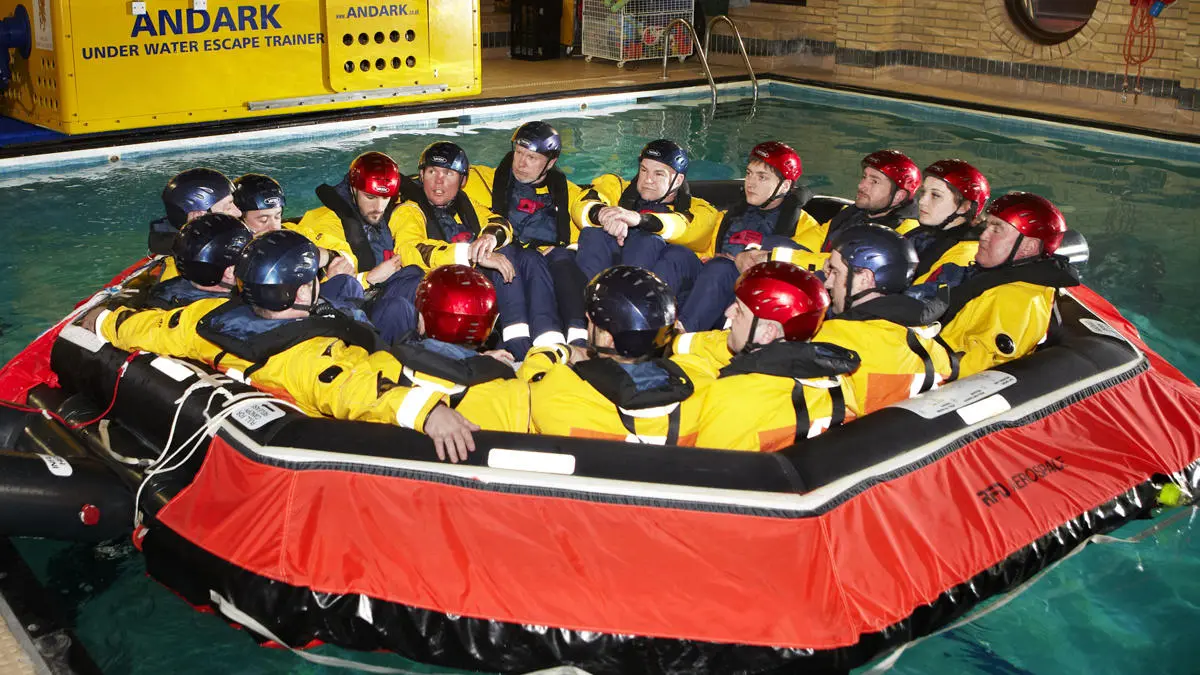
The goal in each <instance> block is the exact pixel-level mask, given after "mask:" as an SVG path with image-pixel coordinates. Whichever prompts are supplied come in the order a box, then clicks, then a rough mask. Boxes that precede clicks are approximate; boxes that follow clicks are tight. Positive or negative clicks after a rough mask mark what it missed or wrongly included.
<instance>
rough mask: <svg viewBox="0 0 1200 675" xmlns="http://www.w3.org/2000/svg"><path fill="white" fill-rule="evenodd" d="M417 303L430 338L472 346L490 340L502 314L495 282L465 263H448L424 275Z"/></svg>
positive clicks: (418, 291)
mask: <svg viewBox="0 0 1200 675" xmlns="http://www.w3.org/2000/svg"><path fill="white" fill-rule="evenodd" d="M416 306H417V312H418V313H420V315H421V317H422V318H423V319H425V335H426V336H427V337H431V338H434V339H435V340H441V341H442V342H450V343H452V344H457V345H469V346H472V347H478V346H479V345H481V344H483V343H484V341H485V340H487V337H488V335H490V334H491V332H492V327H493V326H495V325H496V317H497V316H498V315H499V314H500V309H499V308H498V307H497V306H496V289H495V288H494V287H493V286H492V282H490V281H488V279H487V277H485V276H483V273H481V272H479V271H477V270H475V269H473V268H471V267H467V266H466V265H445V266H443V267H439V268H437V269H435V270H433V271H432V272H430V273H429V274H427V275H425V278H424V279H422V280H421V283H420V285H418V286H417V297H416Z"/></svg>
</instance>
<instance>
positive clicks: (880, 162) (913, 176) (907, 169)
mask: <svg viewBox="0 0 1200 675" xmlns="http://www.w3.org/2000/svg"><path fill="white" fill-rule="evenodd" d="M862 165H863V168H866V167H868V166H869V167H871V168H872V169H875V170H876V171H879V172H880V173H882V174H883V175H885V176H887V177H888V178H890V179H891V181H892V182H893V183H895V184H896V187H898V188H900V189H901V190H908V194H909V195H912V194H913V193H915V192H916V191H917V188H919V187H921V170H920V169H918V168H917V164H916V162H914V161H912V160H911V159H909V158H908V155H905V154H904V153H903V152H900V151H899V150H876V151H875V152H872V153H871V154H869V155H867V156H866V157H863V161H862Z"/></svg>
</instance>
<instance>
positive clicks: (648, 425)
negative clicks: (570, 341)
mask: <svg viewBox="0 0 1200 675" xmlns="http://www.w3.org/2000/svg"><path fill="white" fill-rule="evenodd" d="M585 304H586V312H587V318H588V336H589V337H588V343H589V344H588V347H587V349H586V350H585V349H583V348H581V347H567V346H566V345H559V346H554V347H538V348H535V349H533V350H532V351H530V352H529V355H528V356H527V357H526V359H525V362H524V363H522V364H521V368H520V370H519V371H518V373H517V374H518V376H519V377H520V378H521V379H523V380H525V381H527V382H529V392H530V410H531V413H532V428H533V430H534V431H536V432H537V433H540V434H550V435H555V436H576V437H582V438H601V439H609V440H620V441H628V442H631V443H652V444H658V445H663V444H665V445H695V442H696V433H697V430H698V424H699V417H700V408H701V405H702V402H703V401H702V398H703V388H704V383H703V382H697V381H696V379H697V377H699V376H698V375H696V374H695V373H694V372H693V373H689V371H688V370H687V369H685V366H684V365H681V363H679V362H677V361H673V360H671V359H667V358H663V356H662V355H663V351H664V349H665V348H666V347H667V345H668V344H670V341H671V336H672V334H673V329H674V325H675V299H674V297H673V296H672V295H671V289H669V288H668V287H667V285H666V284H665V283H664V282H663V281H662V280H661V279H659V278H658V277H656V276H654V274H653V273H652V272H650V271H648V270H644V269H642V268H639V267H630V266H627V265H619V266H617V267H613V268H610V269H607V270H605V271H604V272H601V273H600V274H598V275H596V278H594V279H593V280H592V281H591V283H590V284H588V287H587V291H586V299H585ZM697 392H699V393H697Z"/></svg>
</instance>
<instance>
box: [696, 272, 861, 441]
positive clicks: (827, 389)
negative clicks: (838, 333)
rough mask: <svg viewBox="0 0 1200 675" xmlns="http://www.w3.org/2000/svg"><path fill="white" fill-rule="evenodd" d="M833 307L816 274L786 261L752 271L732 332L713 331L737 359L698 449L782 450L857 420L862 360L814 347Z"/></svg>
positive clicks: (712, 399) (707, 412) (723, 376)
mask: <svg viewBox="0 0 1200 675" xmlns="http://www.w3.org/2000/svg"><path fill="white" fill-rule="evenodd" d="M828 309H829V294H828V293H827V292H826V291H825V288H824V287H823V286H822V285H821V281H820V280H819V279H817V277H816V275H815V274H813V273H812V272H809V271H807V270H802V269H800V268H799V267H797V266H795V265H793V264H791V263H785V262H764V263H760V264H758V265H755V266H754V267H751V268H750V269H748V270H746V272H745V273H744V274H743V275H742V276H741V278H740V279H738V282H737V287H736V289H735V300H734V302H733V304H732V305H730V306H729V308H728V310H726V314H727V315H728V317H729V319H730V322H731V323H730V329H729V330H728V331H711V332H712V333H717V334H723V335H724V336H725V337H726V344H727V348H728V351H729V353H730V354H731V359H730V361H729V363H728V364H727V365H725V366H724V367H722V368H721V371H720V377H719V378H718V379H717V380H716V381H715V382H713V383H712V384H711V385H710V386H709V388H708V390H707V391H706V394H705V398H704V408H703V410H702V412H701V414H700V433H699V435H698V436H697V438H696V445H697V446H700V447H705V448H724V449H729V450H755V451H773V450H779V449H782V448H785V447H787V446H789V445H792V444H793V443H798V442H800V441H803V440H804V439H806V438H812V437H813V436H816V435H818V434H820V433H822V432H824V431H825V430H827V429H829V428H830V427H834V426H838V425H840V424H842V423H843V422H844V421H846V420H848V419H851V418H853V415H854V413H853V410H852V409H851V406H852V405H853V404H854V400H855V399H854V392H853V390H852V388H851V380H850V378H849V376H848V374H849V373H852V372H854V371H855V370H856V369H857V368H858V367H859V358H858V354H855V353H854V352H853V351H850V350H849V349H846V348H844V347H839V346H837V345H831V344H825V343H820V342H809V338H811V337H812V336H813V335H814V334H816V332H817V330H818V329H819V328H820V327H821V323H822V322H823V321H824V319H825V312H826V310H828ZM733 354H736V356H732V355H733Z"/></svg>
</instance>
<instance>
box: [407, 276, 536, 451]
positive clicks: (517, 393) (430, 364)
mask: <svg viewBox="0 0 1200 675" xmlns="http://www.w3.org/2000/svg"><path fill="white" fill-rule="evenodd" d="M415 310H416V314H417V330H416V332H415V333H414V334H412V335H410V336H406V337H405V338H403V339H401V340H399V341H398V342H397V343H396V344H394V345H393V346H392V348H391V352H392V353H393V354H394V355H395V356H396V357H397V358H398V359H399V360H400V362H401V363H403V364H404V370H403V374H404V375H405V376H406V377H407V378H408V379H409V380H411V381H412V382H413V383H414V384H417V385H419V386H422V387H431V388H434V389H437V390H439V391H441V392H442V393H444V394H446V395H447V396H449V397H450V398H449V401H450V405H451V407H453V408H454V409H455V410H457V411H458V412H459V413H461V414H462V415H463V416H464V417H466V418H467V419H468V420H470V421H471V422H473V423H475V424H478V425H479V426H480V427H482V428H484V429H488V430H492V431H514V432H521V433H524V432H527V431H528V430H529V387H528V386H527V385H526V384H525V382H524V381H523V380H520V379H518V378H517V376H516V373H515V372H514V371H513V365H514V360H513V356H512V354H510V353H508V352H507V351H504V350H502V349H501V350H491V351H485V352H482V353H480V351H479V350H480V346H481V345H482V344H483V343H484V342H485V341H486V340H487V338H488V336H489V335H490V334H491V332H492V328H493V327H494V326H495V325H496V318H497V316H498V315H499V308H498V306H497V303H496V289H495V287H494V286H492V283H491V282H490V281H488V278H487V277H486V276H485V275H484V274H483V273H482V272H480V271H479V270H476V269H472V268H470V267H467V266H466V265H444V266H442V267H439V268H437V269H435V270H433V271H432V272H430V273H429V274H427V275H426V276H425V278H424V279H422V280H421V283H420V285H419V286H418V287H417V292H416V301H415Z"/></svg>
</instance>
